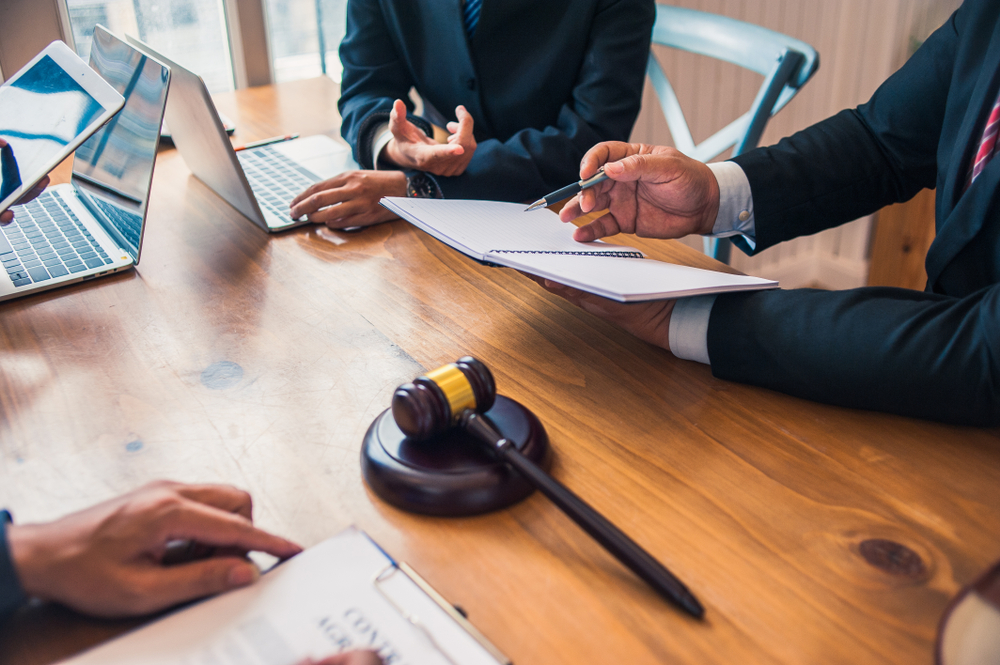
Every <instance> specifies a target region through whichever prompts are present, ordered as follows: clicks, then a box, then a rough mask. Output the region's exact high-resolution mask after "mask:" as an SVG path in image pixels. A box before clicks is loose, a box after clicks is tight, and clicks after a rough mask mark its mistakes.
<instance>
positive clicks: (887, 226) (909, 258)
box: [868, 189, 935, 291]
mask: <svg viewBox="0 0 1000 665" xmlns="http://www.w3.org/2000/svg"><path fill="white" fill-rule="evenodd" d="M934 235H935V231H934V190H933V189H925V190H922V191H921V192H919V193H918V194H917V195H916V196H914V197H913V198H912V199H910V200H909V201H906V202H905V203H897V204H895V205H891V206H886V207H885V208H883V209H882V210H880V211H879V213H878V222H877V225H876V227H875V237H874V239H873V240H872V259H871V270H870V271H869V273H868V286H900V287H903V288H905V289H917V290H918V291H923V290H924V287H925V286H926V285H927V271H926V270H925V269H924V260H925V259H926V258H927V250H928V249H930V246H931V243H932V242H934Z"/></svg>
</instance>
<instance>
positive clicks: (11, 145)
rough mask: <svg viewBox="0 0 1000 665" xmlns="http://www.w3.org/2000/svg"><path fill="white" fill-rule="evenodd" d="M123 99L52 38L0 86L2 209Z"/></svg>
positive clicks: (45, 172) (72, 147) (120, 104)
mask: <svg viewBox="0 0 1000 665" xmlns="http://www.w3.org/2000/svg"><path fill="white" fill-rule="evenodd" d="M124 103H125V100H124V99H123V98H122V96H121V95H119V94H118V93H117V92H116V91H115V89H114V88H112V87H111V86H110V85H108V84H107V83H106V82H105V81H104V79H102V78H101V77H100V75H99V74H97V72H95V71H94V70H93V69H91V68H90V67H88V66H87V63H85V62H84V61H83V60H81V59H80V58H79V57H78V56H77V55H76V53H74V52H73V51H72V50H71V49H70V48H69V47H68V46H66V44H64V43H63V42H60V41H55V42H52V43H51V44H49V45H48V46H46V47H45V50H44V51H42V52H41V53H39V54H38V55H37V56H35V57H34V59H33V60H32V61H31V62H29V63H28V64H27V65H25V66H24V67H23V68H21V70H20V71H19V72H17V73H16V74H14V76H12V77H10V79H8V80H7V81H5V82H4V83H3V85H0V212H3V211H4V210H6V209H7V208H8V207H9V206H11V205H13V204H14V203H15V202H16V201H17V200H18V198H20V196H21V195H22V194H23V193H25V192H27V191H29V190H30V189H31V188H32V187H33V186H34V185H35V183H37V182H38V181H39V180H41V179H42V178H43V177H44V176H45V174H47V173H48V172H49V171H51V170H52V169H53V168H55V166H56V165H58V164H59V162H61V161H62V160H64V159H65V158H66V157H68V156H69V155H70V154H72V152H73V151H74V150H76V148H77V146H79V145H80V144H81V143H83V142H84V141H85V140H87V138H88V137H89V136H90V135H91V134H93V133H94V132H95V131H97V130H98V128H100V127H101V125H103V124H104V123H106V122H107V121H108V120H109V119H111V117H112V116H113V115H114V114H115V113H117V112H118V110H119V109H121V107H122V105H123V104H124Z"/></svg>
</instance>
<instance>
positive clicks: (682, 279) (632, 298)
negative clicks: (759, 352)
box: [504, 254, 778, 302]
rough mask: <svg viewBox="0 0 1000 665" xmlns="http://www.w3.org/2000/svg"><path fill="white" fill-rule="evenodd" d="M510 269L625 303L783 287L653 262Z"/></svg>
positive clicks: (564, 259)
mask: <svg viewBox="0 0 1000 665" xmlns="http://www.w3.org/2000/svg"><path fill="white" fill-rule="evenodd" d="M504 265H506V266H508V267H511V268H515V269H517V270H523V271H524V272H528V273H531V274H533V275H538V276H539V277H544V278H546V279H551V280H553V281H555V282H559V283H560V284H565V285H566V286H571V287H573V288H575V289H580V290H581V291H587V292H589V293H593V294H595V295H598V296H602V297H604V298H610V299H612V300H618V301H620V302H639V301H645V300H662V299H665V298H685V297H689V296H698V295H707V294H710V293H721V292H726V291H752V290H757V289H766V288H775V287H777V286H778V283H777V282H774V281H771V280H767V279H761V278H760V277H751V276H749V275H731V274H729V273H724V272H717V271H715V270H701V269H699V268H691V267H688V266H679V265H675V264H673V263H664V262H663V261H654V260H652V259H621V258H616V257H609V256H601V257H591V256H571V255H551V254H512V255H507V256H506V257H505V260H504Z"/></svg>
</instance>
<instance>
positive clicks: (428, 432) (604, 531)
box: [392, 356, 705, 619]
mask: <svg viewBox="0 0 1000 665" xmlns="http://www.w3.org/2000/svg"><path fill="white" fill-rule="evenodd" d="M495 400H496V383H495V382H494V380H493V374H492V373H491V372H490V370H489V368H488V367H486V365H484V364H483V363H482V362H480V361H478V360H476V359H475V358H473V357H471V356H465V357H462V358H459V359H458V360H457V361H456V362H454V363H452V364H448V365H444V366H443V367H439V368H437V369H435V370H433V371H430V372H427V373H426V374H424V375H422V376H419V377H417V378H416V379H414V380H413V382H411V383H404V384H403V385H401V386H399V387H398V388H396V392H395V393H394V394H393V396H392V417H393V419H394V420H395V421H396V425H397V426H398V427H399V429H400V430H401V431H402V432H403V433H404V434H406V435H407V436H408V437H410V438H411V439H412V440H415V441H426V440H428V439H430V438H432V437H433V436H435V435H437V434H441V433H443V432H445V431H446V430H448V429H449V428H451V427H461V428H463V429H465V431H467V432H469V433H470V434H471V435H473V437H474V438H476V439H477V440H478V441H480V442H481V443H482V444H483V445H485V446H487V447H488V448H489V449H490V450H492V451H493V452H494V453H495V454H496V455H497V457H498V458H499V459H500V460H502V461H503V462H506V463H507V464H509V465H510V466H511V467H513V468H514V469H515V470H517V471H518V472H519V473H520V474H521V475H522V476H524V478H525V479H526V480H527V481H528V482H529V483H531V484H532V485H534V486H535V487H536V488H537V489H538V490H540V491H541V492H542V494H544V495H545V496H547V497H548V498H549V499H551V500H552V502H553V503H555V504H556V506H558V507H559V509H560V510H562V511H563V512H564V513H566V515H568V516H569V517H570V518H571V519H573V521H574V522H576V523H577V524H578V525H579V526H580V527H581V528H582V529H583V530H584V531H586V532H587V533H588V534H590V536H591V537H592V538H593V539H594V540H596V541H597V542H598V543H600V544H601V546H603V547H604V549H606V550H607V551H608V552H610V553H611V554H612V555H613V556H614V557H615V558H617V559H618V560H619V561H621V562H622V563H623V564H625V565H626V566H628V568H630V569H631V570H632V572H634V573H635V574H636V575H638V576H639V577H640V578H641V579H643V580H644V581H645V582H646V583H647V584H649V585H650V586H651V587H653V589H655V590H656V591H657V592H658V593H659V594H660V595H661V596H663V597H664V598H666V599H667V600H669V601H671V602H673V603H676V604H677V605H678V606H680V607H681V608H682V609H683V610H685V611H686V612H688V613H689V614H691V615H693V616H695V617H697V618H699V619H700V618H701V617H702V616H703V615H704V614H705V610H704V608H703V607H702V606H701V603H699V602H698V599H697V598H695V597H694V595H692V593H691V592H690V591H688V589H687V587H686V586H684V584H683V583H682V582H681V581H680V580H678V579H677V578H676V577H675V576H674V575H673V574H672V573H671V572H670V571H669V570H667V569H666V567H664V566H663V564H661V563H660V562H659V561H657V560H656V559H654V558H653V557H652V556H651V555H650V554H649V553H648V552H646V550H644V549H642V548H641V547H640V546H639V545H638V544H636V542H635V541H633V540H632V539H631V538H629V537H628V536H626V535H625V534H624V533H623V532H622V531H621V530H620V529H619V528H618V527H616V526H615V525H614V524H612V523H611V522H609V521H608V520H607V519H606V518H605V517H604V516H603V515H601V514H600V513H598V512H597V511H596V510H594V509H593V508H591V507H590V505H589V504H587V503H586V502H585V501H584V500H583V499H581V498H580V497H578V496H577V495H576V494H574V493H573V492H572V491H570V490H569V488H567V487H566V486H565V485H563V484H562V483H560V482H559V481H558V480H556V479H555V478H553V477H552V476H550V475H549V474H547V473H546V472H545V471H543V470H542V469H540V468H539V467H538V466H537V465H536V464H535V463H534V462H532V461H531V460H529V459H528V458H527V457H525V456H524V455H522V454H521V452H520V451H519V450H518V449H517V446H516V445H515V444H514V442H512V441H510V440H509V439H506V438H504V437H503V436H502V435H501V434H500V432H498V431H497V429H496V428H495V427H494V426H493V423H491V422H490V420H489V418H488V417H485V416H484V415H483V414H484V413H485V412H486V411H488V410H489V409H490V407H492V406H493V402H494V401H495Z"/></svg>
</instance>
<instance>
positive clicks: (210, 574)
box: [143, 557, 260, 612]
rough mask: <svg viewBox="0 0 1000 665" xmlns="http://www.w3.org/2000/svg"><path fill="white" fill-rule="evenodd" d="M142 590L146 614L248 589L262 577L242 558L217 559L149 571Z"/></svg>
mask: <svg viewBox="0 0 1000 665" xmlns="http://www.w3.org/2000/svg"><path fill="white" fill-rule="evenodd" d="M146 574H147V575H148V579H146V580H145V584H144V585H143V589H144V591H145V600H146V602H147V603H148V607H146V608H144V611H146V612H152V611H155V610H159V609H163V608H166V607H171V606H173V605H176V604H178V603H183V602H186V601H188V600H194V599H196V598H203V597H204V596H211V595H215V594H217V593H222V592H223V591H229V590H231V589H238V588H240V587H245V586H249V585H250V584H253V583H254V582H256V581H257V580H258V579H259V578H260V571H259V570H257V566H255V565H254V564H253V563H251V562H249V561H247V560H246V559H242V558H239V557H218V558H212V559H204V560H202V561H193V562H191V563H185V564H180V565H176V566H155V567H151V568H149V569H147V573H146Z"/></svg>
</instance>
